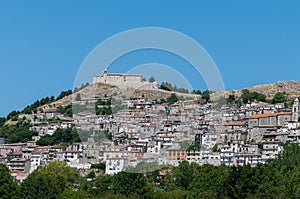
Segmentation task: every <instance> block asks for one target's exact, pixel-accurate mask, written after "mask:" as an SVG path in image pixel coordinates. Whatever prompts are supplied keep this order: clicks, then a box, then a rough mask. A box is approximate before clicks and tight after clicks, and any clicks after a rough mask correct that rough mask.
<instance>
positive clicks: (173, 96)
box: [167, 93, 178, 104]
mask: <svg viewBox="0 0 300 199" xmlns="http://www.w3.org/2000/svg"><path fill="white" fill-rule="evenodd" d="M177 101H178V98H177V96H176V95H175V94H174V93H172V94H171V96H170V97H168V98H167V102H168V103H169V104H174V103H175V102H177Z"/></svg>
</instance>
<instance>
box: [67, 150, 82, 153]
mask: <svg viewBox="0 0 300 199" xmlns="http://www.w3.org/2000/svg"><path fill="white" fill-rule="evenodd" d="M64 153H79V151H78V150H66V151H64Z"/></svg>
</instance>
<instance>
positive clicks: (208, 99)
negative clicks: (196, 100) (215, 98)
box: [201, 90, 210, 102]
mask: <svg viewBox="0 0 300 199" xmlns="http://www.w3.org/2000/svg"><path fill="white" fill-rule="evenodd" d="M201 98H202V99H205V101H206V102H209V101H210V91H209V90H206V91H204V92H203V93H202V97H201Z"/></svg>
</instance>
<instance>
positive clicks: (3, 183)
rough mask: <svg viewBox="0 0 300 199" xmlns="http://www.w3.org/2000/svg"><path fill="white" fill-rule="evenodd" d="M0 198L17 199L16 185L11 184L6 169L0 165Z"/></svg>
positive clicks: (11, 181)
mask: <svg viewBox="0 0 300 199" xmlns="http://www.w3.org/2000/svg"><path fill="white" fill-rule="evenodd" d="M0 198H3V199H6V198H7V199H10V198H18V196H17V185H16V184H15V183H14V182H13V179H12V177H11V175H10V172H9V170H8V168H7V167H6V166H5V165H4V164H0Z"/></svg>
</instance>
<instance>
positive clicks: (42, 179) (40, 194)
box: [20, 162, 81, 199]
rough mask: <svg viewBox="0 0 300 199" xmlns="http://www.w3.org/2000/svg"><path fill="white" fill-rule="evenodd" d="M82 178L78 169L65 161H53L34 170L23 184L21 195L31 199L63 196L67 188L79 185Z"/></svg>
mask: <svg viewBox="0 0 300 199" xmlns="http://www.w3.org/2000/svg"><path fill="white" fill-rule="evenodd" d="M80 181H81V178H80V176H79V173H78V171H77V170H76V169H74V168H70V167H68V166H67V164H66V163H65V162H51V163H50V164H49V165H48V166H47V167H43V168H41V169H39V170H36V171H34V172H33V173H32V174H30V175H29V176H28V178H27V179H26V180H25V181H24V182H23V183H22V184H21V197H20V198H25V199H26V198H30V199H34V198H37V199H47V198H61V197H60V195H61V194H63V193H64V191H65V189H69V188H72V187H73V186H76V184H78V185H79V183H80Z"/></svg>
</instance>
